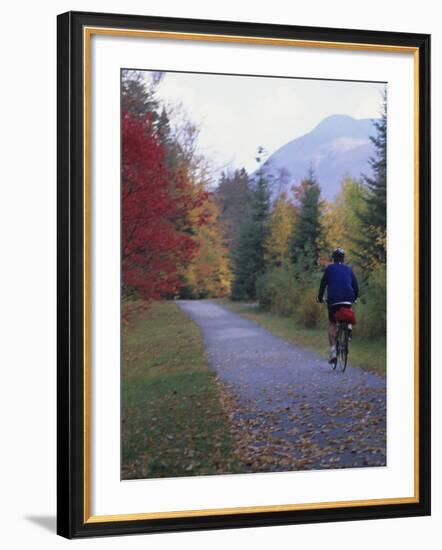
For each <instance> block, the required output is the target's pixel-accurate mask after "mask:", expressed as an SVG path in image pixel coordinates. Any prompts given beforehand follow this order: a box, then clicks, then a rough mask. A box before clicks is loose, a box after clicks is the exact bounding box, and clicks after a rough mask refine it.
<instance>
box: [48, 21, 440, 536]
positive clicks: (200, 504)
mask: <svg viewBox="0 0 442 550" xmlns="http://www.w3.org/2000/svg"><path fill="white" fill-rule="evenodd" d="M57 113H58V172H57V177H58V449H57V452H58V534H59V535H62V536H64V537H67V538H74V537H75V538H76V537H91V536H104V535H122V534H131V533H153V532H165V531H180V530H194V529H214V528H234V527H251V526H271V525H281V524H290V523H306V522H326V521H340V520H354V519H374V518H389V517H402V516H420V515H428V514H429V513H430V208H429V205H430V36H428V35H424V34H407V33H396V32H378V31H362V30H348V29H345V30H344V29H332V28H315V27H297V26H286V25H267V24H255V23H246V22H244V23H239V22H227V21H204V20H193V19H173V18H160V17H145V16H133V15H115V14H97V13H80V12H69V13H64V14H62V15H59V16H58V106H57Z"/></svg>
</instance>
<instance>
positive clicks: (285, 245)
mask: <svg viewBox="0 0 442 550" xmlns="http://www.w3.org/2000/svg"><path fill="white" fill-rule="evenodd" d="M295 216H296V209H295V206H294V205H293V204H292V203H291V202H289V201H288V199H287V196H286V194H285V193H281V195H280V196H279V198H278V200H277V201H276V203H275V206H274V208H273V212H272V215H271V217H270V222H269V234H268V237H267V240H266V242H265V245H264V248H265V251H264V258H265V260H266V262H267V264H268V265H269V266H271V267H279V266H282V265H284V264H285V263H286V262H287V261H288V259H289V253H290V238H291V235H292V232H293V226H294V223H295Z"/></svg>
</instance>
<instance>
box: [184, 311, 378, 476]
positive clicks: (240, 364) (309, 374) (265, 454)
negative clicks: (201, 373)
mask: <svg viewBox="0 0 442 550" xmlns="http://www.w3.org/2000/svg"><path fill="white" fill-rule="evenodd" d="M178 305H179V306H180V307H181V309H182V310H183V311H184V312H185V313H186V314H187V315H188V316H189V317H190V318H191V319H192V320H193V321H194V322H195V323H197V324H198V325H199V327H200V328H201V331H202V334H203V337H204V343H205V347H206V353H207V357H208V359H209V362H210V365H211V367H212V368H213V369H214V370H215V371H216V373H217V375H218V380H219V382H220V388H221V393H222V399H223V404H224V407H225V409H226V411H227V413H228V414H229V417H230V421H231V425H232V430H233V433H234V436H235V439H236V444H237V452H238V455H239V457H240V458H241V460H242V462H243V463H244V464H245V467H246V469H249V470H250V471H254V472H256V471H284V470H293V469H298V470H306V469H323V468H349V467H366V466H385V465H386V388H385V378H382V377H380V376H376V375H374V374H371V373H368V372H365V371H363V370H361V369H358V368H352V367H351V366H349V367H347V370H346V371H345V373H342V372H338V371H333V370H332V369H331V368H330V366H329V365H328V363H327V361H326V360H325V359H324V358H323V357H321V356H320V355H319V354H317V353H315V352H313V351H309V350H307V349H305V348H302V347H300V346H297V345H295V344H292V343H289V342H286V341H284V340H282V339H281V338H278V337H276V336H274V335H272V334H271V333H270V332H269V331H268V330H266V329H264V328H263V327H261V326H259V325H257V324H256V323H254V322H253V321H249V320H247V319H245V318H243V317H241V316H240V315H238V314H236V313H234V312H233V311H231V310H230V309H229V308H227V307H225V306H222V305H220V304H218V303H215V302H211V301H210V300H199V301H190V300H180V301H178ZM325 338H326V335H325V334H324V339H325Z"/></svg>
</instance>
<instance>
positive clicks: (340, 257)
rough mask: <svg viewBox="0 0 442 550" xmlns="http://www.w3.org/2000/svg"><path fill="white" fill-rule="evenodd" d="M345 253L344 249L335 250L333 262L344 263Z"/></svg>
mask: <svg viewBox="0 0 442 550" xmlns="http://www.w3.org/2000/svg"><path fill="white" fill-rule="evenodd" d="M344 256H345V252H344V249H343V248H336V249H335V250H333V253H332V260H333V261H335V262H343V261H344Z"/></svg>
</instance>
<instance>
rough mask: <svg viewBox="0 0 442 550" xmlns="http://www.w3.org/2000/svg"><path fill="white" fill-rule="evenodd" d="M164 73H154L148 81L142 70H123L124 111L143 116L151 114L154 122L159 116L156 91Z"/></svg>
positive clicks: (122, 104)
mask: <svg viewBox="0 0 442 550" xmlns="http://www.w3.org/2000/svg"><path fill="white" fill-rule="evenodd" d="M162 75H163V73H153V74H151V79H150V81H147V80H146V79H145V78H144V76H143V74H142V72H141V71H134V70H123V71H122V73H121V110H122V112H125V113H131V114H133V115H141V116H144V115H146V114H150V116H151V117H152V122H153V123H154V122H155V120H156V118H157V116H158V115H157V110H158V102H157V100H156V99H155V92H156V88H157V86H158V84H159V82H160V80H161V78H162Z"/></svg>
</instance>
